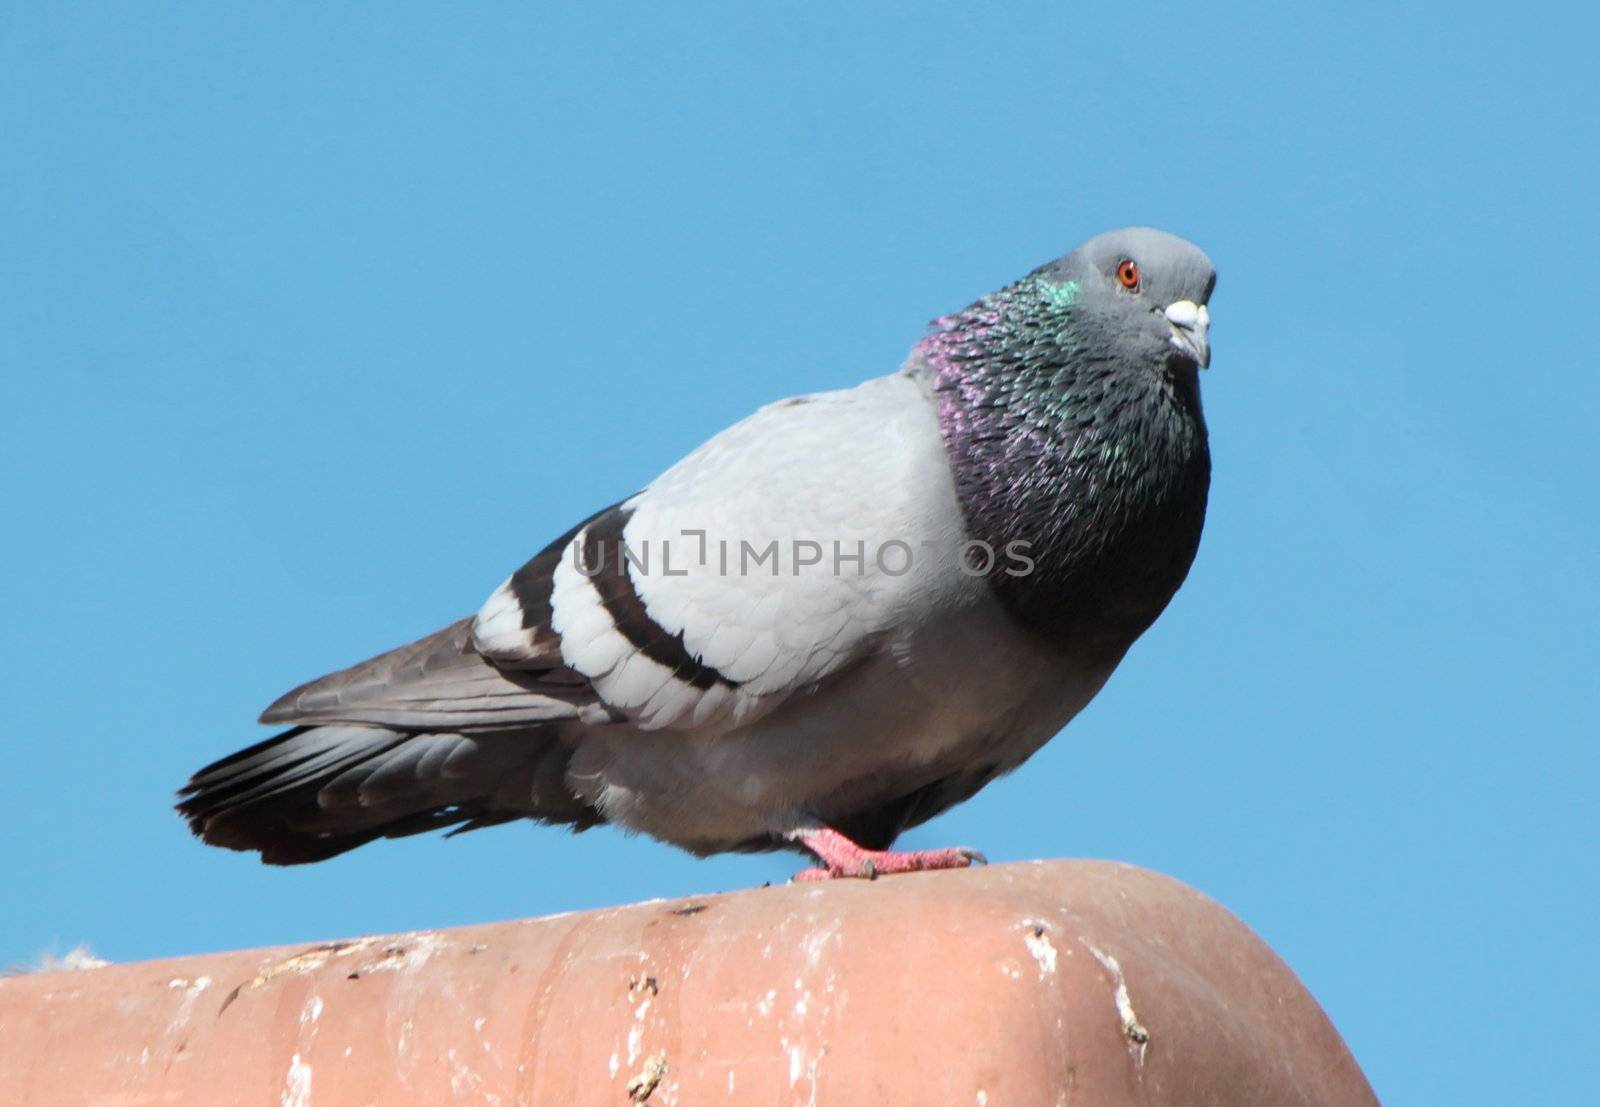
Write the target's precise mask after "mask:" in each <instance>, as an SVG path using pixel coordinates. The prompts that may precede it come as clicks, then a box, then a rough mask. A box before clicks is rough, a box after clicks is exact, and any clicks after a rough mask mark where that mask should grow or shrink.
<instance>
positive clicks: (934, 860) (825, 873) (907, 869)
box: [794, 827, 989, 883]
mask: <svg viewBox="0 0 1600 1107" xmlns="http://www.w3.org/2000/svg"><path fill="white" fill-rule="evenodd" d="M794 839H795V840H796V841H797V842H799V843H800V844H801V845H803V846H805V848H806V849H808V850H810V851H811V852H812V853H814V854H816V855H817V857H818V859H819V860H821V861H822V867H821V868H816V869H806V870H804V871H803V872H799V873H796V874H795V876H794V880H795V882H796V883H812V882H814V881H820V880H876V879H878V877H880V876H889V875H891V874H893V873H916V872H929V871H932V870H934V869H965V868H967V867H969V866H971V865H987V864H988V863H989V859H988V858H987V857H985V856H984V855H983V854H982V853H980V852H978V851H977V850H975V849H971V848H970V847H967V846H952V847H950V848H948V849H925V850H910V851H905V852H897V851H894V850H876V849H866V848H865V847H863V846H859V845H857V844H856V843H855V842H852V841H851V840H850V839H849V838H846V837H845V836H844V835H843V834H840V833H839V832H838V831H837V830H830V829H828V828H827V827H822V828H819V829H815V830H803V831H800V832H799V833H797V834H795V835H794Z"/></svg>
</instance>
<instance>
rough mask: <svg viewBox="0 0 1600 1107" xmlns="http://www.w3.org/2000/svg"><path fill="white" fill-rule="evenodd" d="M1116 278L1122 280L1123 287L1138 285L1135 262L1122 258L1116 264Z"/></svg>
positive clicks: (1137, 270)
mask: <svg viewBox="0 0 1600 1107" xmlns="http://www.w3.org/2000/svg"><path fill="white" fill-rule="evenodd" d="M1117 280H1119V281H1121V282H1122V287H1123V288H1138V287H1139V266H1138V264H1137V263H1136V262H1132V261H1129V260H1128V259H1126V258H1124V259H1123V260H1122V263H1121V264H1119V265H1118V266H1117Z"/></svg>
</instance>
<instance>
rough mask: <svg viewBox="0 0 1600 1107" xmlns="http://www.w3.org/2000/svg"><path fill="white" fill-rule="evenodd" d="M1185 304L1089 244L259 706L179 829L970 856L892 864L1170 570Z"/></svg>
mask: <svg viewBox="0 0 1600 1107" xmlns="http://www.w3.org/2000/svg"><path fill="white" fill-rule="evenodd" d="M1215 283H1216V273H1215V269H1214V267H1213V266H1212V264H1211V261H1210V260H1209V259H1208V258H1207V257H1206V255H1205V254H1204V253H1203V252H1202V251H1201V250H1200V249H1199V248H1198V247H1196V246H1194V245H1192V244H1191V243H1189V242H1186V241H1184V240H1183V239H1181V238H1177V237H1175V236H1173V235H1170V234H1167V233H1165V232H1162V231H1158V230H1154V229H1150V228H1144V227H1134V228H1125V229H1122V230H1116V231H1111V232H1108V233H1106V234H1102V235H1099V236H1097V237H1095V238H1092V239H1090V240H1089V241H1088V242H1086V243H1084V244H1083V245H1081V246H1079V247H1078V248H1077V249H1075V250H1073V251H1072V252H1071V253H1069V254H1067V255H1065V256H1064V257H1061V258H1059V259H1057V260H1055V261H1053V262H1050V263H1048V264H1046V265H1043V266H1041V267H1040V268H1038V269H1035V270H1034V271H1033V272H1031V273H1029V274H1028V275H1027V276H1025V277H1023V278H1022V279H1020V280H1018V281H1016V282H1015V283H1012V284H1010V285H1007V286H1006V287H1004V288H1002V289H1001V290H1000V291H998V292H994V293H992V294H990V295H987V296H984V297H982V298H981V299H979V300H977V301H976V302H975V303H973V304H972V305H971V306H969V307H967V308H966V309H965V310H963V311H960V312H957V313H955V314H952V315H947V316H943V317H941V318H939V319H936V320H935V321H934V322H933V324H932V325H931V327H930V328H929V330H928V332H927V333H926V334H925V336H924V337H923V338H922V339H921V340H920V341H918V342H917V343H916V344H915V345H914V346H913V347H912V350H911V352H910V355H909V357H908V358H907V360H906V361H905V363H904V365H903V366H902V367H901V369H900V370H899V371H898V372H897V373H894V374H893V375H890V376H886V377H879V378H876V379H872V380H868V381H867V382H865V383H863V384H861V385H859V386H857V387H855V388H851V389H846V390H841V391H833V392H822V393H817V394H813V395H804V396H799V397H795V398H792V399H787V400H782V401H779V402H777V403H774V404H771V405H769V406H767V407H764V408H762V409H760V410H758V411H757V412H756V413H755V414H754V415H752V416H750V417H749V418H747V419H745V420H744V421H743V422H740V423H737V424H735V425H734V426H733V427H731V428H729V429H728V430H725V431H723V432H722V433H720V434H718V435H716V436H715V437H713V438H712V439H710V440H709V441H708V442H706V443H705V444H704V445H703V446H701V447H699V448H698V449H696V450H695V451H694V452H692V453H690V454H689V455H688V456H687V457H685V458H684V459H683V460H682V461H680V462H678V463H677V464H676V465H674V466H672V467H671V468H670V469H668V470H667V471H666V472H665V473H664V474H662V476H661V477H659V478H658V479H657V480H655V481H654V482H653V483H651V484H650V485H649V486H648V487H646V488H645V489H644V490H643V491H641V492H639V493H638V494H637V495H634V496H631V497H629V498H628V499H626V500H623V501H621V502H620V503H616V504H613V505H611V506H610V507H607V508H605V509H603V510H601V511H598V512H596V513H595V514H593V515H591V516H590V517H589V518H587V519H585V520H583V521H582V522H581V523H579V524H578V525H577V526H575V527H573V528H572V529H571V530H569V531H567V533H565V534H563V535H562V536H561V537H559V538H557V539H556V540H555V541H554V542H552V543H550V545H549V546H547V547H546V548H545V549H544V551H543V552H542V553H540V554H539V555H538V556H537V557H535V558H534V559H533V560H531V561H529V562H528V563H527V564H526V565H524V566H522V568H520V569H518V570H517V571H516V572H514V573H512V574H511V576H510V577H509V578H508V579H507V580H506V581H505V583H503V584H501V585H500V586H499V588H498V589H496V590H495V591H494V592H493V593H492V594H491V595H490V596H489V598H488V600H487V601H486V602H485V603H484V604H483V606H482V607H481V608H480V609H479V610H478V611H477V612H476V614H475V615H473V616H470V617H468V618H465V619H462V620H460V621H459V622H456V623H453V624H451V625H450V626H447V627H445V628H444V629H443V630H440V631H438V632H437V633H435V634H432V635H429V636H428V637H426V638H423V639H421V640H419V641H417V642H413V643H411V644H410V645H407V646H401V647H400V648H398V649H395V650H392V651H390V652H388V653H385V654H382V655H380V656H378V657H375V658H373V659H371V660H369V661H366V662H363V663H361V664H359V665H356V666H354V667H352V668H349V669H345V670H343V671H341V672H337V673H333V674H331V675H329V676H325V677H322V678H321V679H319V680H314V681H311V682H310V683H308V684H304V685H302V686H300V687H299V688H296V689H294V690H293V691H291V692H289V693H287V694H286V695H284V696H283V697H282V698H280V699H279V700H278V701H277V702H276V703H274V704H272V705H271V706H270V707H268V708H267V710H266V711H265V713H263V714H262V716H261V721H262V722H264V723H269V724H279V725H281V726H283V727H285V728H287V729H284V730H283V731H282V732H281V733H279V734H277V735H275V736H274V737H271V738H268V739H267V740H266V741H263V742H261V743H259V744H257V745H254V746H251V747H249V748H248V749H245V750H242V751H240V752H238V753H235V754H233V755H232V756H230V757H226V758H224V759H222V760H220V761H217V762H216V763H214V764H212V765H208V766H207V767H205V768H203V769H201V770H200V771H198V772H197V773H195V774H194V776H193V777H192V778H191V779H190V781H189V782H188V784H187V785H186V786H185V787H184V788H183V789H182V790H181V792H180V793H179V803H178V810H179V812H180V813H181V814H182V815H183V816H184V817H185V818H186V819H187V820H188V824H189V827H190V829H191V830H192V831H193V832H194V833H195V834H196V835H198V836H199V837H200V838H201V839H203V840H204V841H205V842H207V843H210V844H212V845H216V846H222V847H226V848H228V849H234V850H245V851H255V852H257V853H259V854H260V857H261V860H262V861H264V862H266V863H268V864H273V865H294V864H302V863H306V862H314V861H321V860H323V859H325V858H330V857H333V856H335V855H338V854H342V853H344V852H346V851H347V850H351V849H354V848H355V847H357V846H360V845H363V844H364V843H367V842H371V841H374V840H376V839H379V838H396V837H401V836H405V835H411V834H417V833H420V832H424V831H430V830H435V829H440V828H452V833H460V832H463V831H466V830H474V829H478V828H482V827H488V826H494V825H497V824H501V823H506V822H510V821H513V820H517V819H532V820H535V821H537V822H541V823H547V824H564V825H567V826H569V827H572V828H574V829H577V830H582V829H586V828H589V827H593V826H597V825H600V824H612V825H614V826H617V827H620V828H622V829H624V830H625V831H629V832H634V833H642V834H647V835H650V836H652V837H654V838H657V839H659V840H662V841H665V842H669V843H672V844H674V845H676V846H679V847H681V848H683V849H685V850H688V851H690V852H691V853H693V854H696V855H699V856H707V855H711V854H715V853H719V852H726V851H768V850H781V849H791V850H796V851H798V852H800V853H801V854H803V855H813V856H814V858H815V859H816V861H817V862H818V866H817V867H816V868H812V869H807V870H805V871H804V872H802V873H800V874H799V875H798V879H803V880H812V879H830V878H837V877H866V878H871V877H875V876H879V875H884V874H888V873H900V872H911V871H917V870H927V869H945V868H960V867H965V866H967V865H970V864H973V863H976V862H979V861H981V860H982V855H981V854H979V853H978V852H977V851H976V850H971V849H966V848H949V849H932V850H921V851H908V852H901V851H894V850H892V849H891V846H892V844H893V843H894V841H895V839H896V838H897V837H898V836H899V835H900V834H901V832H903V831H905V830H906V829H908V828H910V827H914V826H917V825H919V824H921V823H923V822H926V821H927V820H928V819H931V818H932V817H933V816H935V815H937V814H939V813H940V812H942V811H945V810H946V809H948V808H950V807H951V806H953V805H955V804H957V803H960V802H962V801H964V800H966V799H968V798H970V797H971V796H972V795H973V794H974V793H976V792H977V791H978V790H979V789H981V788H982V787H983V786H984V785H985V784H987V783H989V782H990V781H992V780H994V779H995V778H996V777H998V776H1000V775H1002V774H1004V773H1008V772H1010V771H1011V770H1013V769H1015V768H1017V767H1018V766H1019V765H1021V764H1022V763H1023V762H1024V761H1025V760H1027V758H1028V757H1029V756H1031V755H1032V754H1033V753H1034V752H1035V751H1036V750H1038V749H1039V748H1040V747H1041V746H1042V745H1043V744H1044V743H1045V742H1046V741H1048V740H1049V739H1050V738H1051V737H1052V736H1053V735H1055V734H1056V733H1057V732H1059V731H1060V730H1061V729H1062V728H1063V727H1064V726H1065V725H1066V724H1067V723H1068V722H1069V721H1070V720H1071V719H1072V718H1073V716H1074V715H1076V714H1077V713H1078V712H1079V711H1080V710H1081V709H1082V708H1083V707H1084V705H1085V704H1087V703H1088V702H1089V700H1090V699H1091V698H1092V697H1093V696H1094V695H1095V694H1096V693H1097V692H1098V691H1099V690H1100V688H1101V687H1102V686H1103V685H1104V684H1105V682H1106V680H1107V679H1108V678H1109V677H1110V675H1111V673H1112V670H1114V669H1115V668H1116V666H1117V664H1118V662H1119V661H1121V659H1122V657H1123V655H1124V654H1125V653H1126V652H1127V651H1128V648H1129V647H1130V646H1131V645H1132V644H1133V642H1134V641H1135V640H1136V639H1137V638H1138V637H1139V636H1140V635H1141V634H1142V633H1143V632H1144V631H1145V630H1146V629H1147V628H1148V627H1150V625H1151V624H1152V623H1153V622H1154V621H1155V619H1156V618H1157V616H1159V615H1160V614H1161V612H1162V611H1163V610H1164V609H1165V607H1166V606H1167V603H1168V602H1169V601H1170V600H1171V599H1172V597H1173V595H1174V594H1175V593H1176V591H1177V589H1178V588H1179V586H1180V585H1181V584H1182V583H1183V580H1184V578H1185V577H1186V576H1187V575H1188V571H1189V567H1190V565H1191V563H1192V562H1193V560H1194V557H1195V553H1196V551H1197V549H1198V547H1199V542H1200V533H1201V529H1202V526H1203V524H1204V520H1205V509H1206V498H1207V493H1208V489H1209V485H1210V472H1211V463H1210V453H1209V447H1208V444H1207V434H1206V426H1205V421H1204V417H1203V415H1202V412H1201V404H1200V390H1199V370H1200V369H1202V368H1204V367H1205V366H1207V365H1208V364H1209V362H1210V346H1209V340H1208V330H1209V326H1210V313H1209V307H1208V301H1209V299H1210V296H1211V293H1212V290H1213V288H1214V286H1215Z"/></svg>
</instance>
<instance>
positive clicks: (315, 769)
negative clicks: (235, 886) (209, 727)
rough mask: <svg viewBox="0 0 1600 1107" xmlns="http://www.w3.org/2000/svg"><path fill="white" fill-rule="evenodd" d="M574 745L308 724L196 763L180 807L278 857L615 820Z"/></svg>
mask: <svg viewBox="0 0 1600 1107" xmlns="http://www.w3.org/2000/svg"><path fill="white" fill-rule="evenodd" d="M570 757H571V749H570V747H568V746H567V745H566V743H564V742H562V741H560V740H559V739H557V738H555V737H554V736H553V735H551V734H550V733H549V732H548V731H547V730H542V729H540V728H534V729H529V730H519V731H510V732H497V733H492V734H458V733H432V732H421V733H418V732H406V731H399V730H391V729H387V728H384V727H378V726H364V725H329V726H302V727H296V728H294V729H292V730H287V731H284V732H283V733H282V734H278V735H276V736H274V737H272V738H268V739H267V740H266V741H264V742H260V743H258V744H256V745H254V746H251V747H250V748H248V749H245V750H241V751H239V752H238V753H235V754H233V755H232V756H229V757H226V758H223V759H222V760H221V761H217V762H215V763H214V764H211V765H208V766H206V767H205V768H203V769H201V770H200V771H199V772H197V773H195V774H194V776H193V777H192V778H191V779H190V780H189V783H188V784H187V785H185V786H184V788H183V789H182V791H181V792H180V793H179V797H180V800H179V803H178V805H177V809H178V811H179V813H180V814H182V815H183V816H184V818H185V819H187V820H188V822H189V829H190V830H192V831H193V832H194V833H195V835H196V836H197V837H199V838H201V839H203V840H204V841H206V842H208V843H210V844H211V845H215V846H223V847H225V848H227V849H236V850H246V851H256V852H259V853H260V854H261V860H262V861H263V862H264V863H266V864H268V865H300V864H305V863H308V862H312V861H322V860H325V859H326V858H329V857H335V856H337V855H339V854H341V853H344V852H346V851H348V850H352V849H355V848H356V847H357V846H360V845H364V844H366V843H367V842H371V841H374V840H376V839H378V838H400V837H405V836H408V835H411V834H421V833H424V832H426V831H430V830H439V829H443V828H445V827H454V828H455V830H454V831H452V833H462V832H464V831H468V830H476V829H479V828H480V827H485V826H494V825H497V824H499V823H503V822H509V821H511V820H513V819H519V818H533V819H537V820H540V821H542V822H551V823H566V824H570V825H571V826H573V827H574V829H578V830H583V829H586V828H588V827H590V826H594V825H596V824H598V823H600V822H603V821H604V820H603V819H602V817H601V816H600V815H599V813H598V812H596V811H595V810H594V809H593V808H592V807H590V806H589V805H588V804H587V803H586V802H585V801H583V800H581V799H578V798H577V797H575V796H574V795H573V793H572V790H571V788H570V787H568V786H567V784H566V782H565V774H566V766H567V761H568V760H569V759H570Z"/></svg>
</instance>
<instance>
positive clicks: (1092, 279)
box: [1029, 227, 1217, 367]
mask: <svg viewBox="0 0 1600 1107" xmlns="http://www.w3.org/2000/svg"><path fill="white" fill-rule="evenodd" d="M1029 280H1031V281H1034V282H1037V283H1039V284H1042V285H1045V286H1050V285H1054V286H1055V288H1056V289H1057V290H1059V291H1056V292H1055V294H1054V296H1051V297H1050V298H1052V299H1058V300H1069V301H1070V304H1068V305H1065V306H1067V307H1068V309H1069V310H1068V311H1067V313H1066V314H1065V316H1064V317H1063V321H1064V322H1067V323H1068V324H1069V325H1070V326H1072V328H1073V329H1075V330H1078V331H1082V332H1084V334H1085V337H1089V338H1092V339H1094V340H1095V341H1094V345H1097V346H1098V345H1101V344H1103V343H1110V344H1111V345H1112V346H1114V347H1115V348H1116V349H1117V350H1118V351H1119V352H1120V354H1121V356H1123V357H1136V358H1144V359H1148V360H1150V361H1152V362H1156V361H1162V360H1165V359H1168V358H1171V357H1173V356H1174V353H1175V354H1176V356H1177V358H1178V360H1180V361H1188V362H1192V363H1194V364H1196V365H1199V366H1201V367H1204V366H1206V365H1209V364H1210V363H1211V345H1210V342H1209V340H1208V338H1207V331H1208V330H1209V328H1210V325H1211V313H1210V309H1209V308H1208V307H1207V306H1206V302H1207V301H1208V300H1209V299H1210V298H1211V290H1212V288H1214V287H1215V286H1216V283H1217V271H1216V269H1215V268H1214V267H1213V266H1212V264H1211V259H1210V258H1208V257H1206V255H1205V254H1204V252H1202V251H1201V249H1200V248H1199V247H1198V246H1196V245H1194V244H1193V243H1191V242H1186V241H1184V240H1183V239H1181V238H1178V237H1177V236H1176V235H1170V234H1167V233H1166V232H1165V231H1158V230H1154V229H1152V228H1150V227H1127V228H1124V229H1122V230H1117V231H1108V232H1106V233H1105V234H1102V235H1098V236H1096V237H1095V238H1091V239H1090V240H1089V241H1088V242H1085V243H1084V244H1083V245H1082V246H1079V247H1078V248H1077V249H1076V250H1074V251H1072V253H1070V254H1068V255H1067V256H1066V257H1064V258H1061V259H1060V260H1059V261H1056V262H1052V263H1051V264H1049V265H1046V266H1044V267H1043V268H1041V269H1039V270H1036V271H1035V272H1034V273H1033V274H1032V275H1031V276H1030V278H1029ZM1067 290H1070V291H1067ZM1047 295H1048V290H1047Z"/></svg>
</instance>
